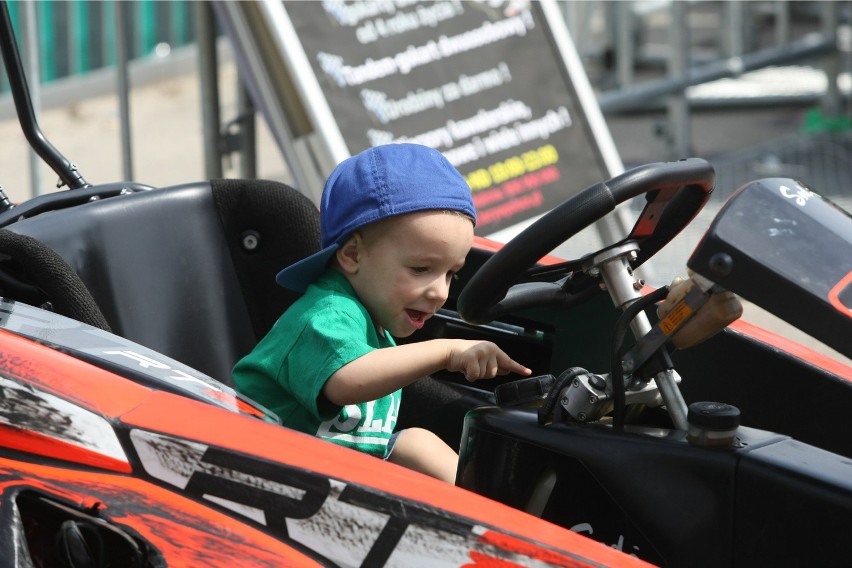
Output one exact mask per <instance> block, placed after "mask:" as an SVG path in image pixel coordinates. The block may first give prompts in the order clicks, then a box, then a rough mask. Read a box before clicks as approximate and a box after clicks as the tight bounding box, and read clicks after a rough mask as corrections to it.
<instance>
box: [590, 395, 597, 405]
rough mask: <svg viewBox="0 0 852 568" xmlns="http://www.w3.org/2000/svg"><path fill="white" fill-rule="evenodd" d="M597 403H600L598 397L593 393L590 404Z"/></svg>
mask: <svg viewBox="0 0 852 568" xmlns="http://www.w3.org/2000/svg"><path fill="white" fill-rule="evenodd" d="M597 403H598V397H596V396H595V395H592V396H590V397H589V404H597Z"/></svg>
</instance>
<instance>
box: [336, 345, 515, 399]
mask: <svg viewBox="0 0 852 568" xmlns="http://www.w3.org/2000/svg"><path fill="white" fill-rule="evenodd" d="M442 369H447V370H449V371H460V372H463V373H464V374H465V378H466V379H467V380H469V381H475V380H478V379H484V378H487V379H491V378H494V377H495V376H497V375H506V374H508V373H518V374H521V375H524V376H526V375H529V374H530V373H531V371H530V370H529V369H527V368H526V367H524V366H523V365H521V364H520V363H517V362H515V361H513V360H512V359H511V358H510V357H509V356H508V355H506V353H504V352H503V351H502V350H501V349H500V348H499V347H497V346H496V345H495V344H493V343H491V342H490V341H468V340H462V339H433V340H430V341H422V342H418V343H408V344H406V345H398V346H396V347H386V348H383V349H376V350H375V351H370V352H369V353H367V354H365V355H362V356H361V357H359V358H357V359H355V360H354V361H350V362H349V363H347V364H346V365H344V366H343V367H341V368H340V369H338V370H337V371H336V372H335V373H334V374H333V375H331V377H329V379H328V381H326V383H325V386H324V387H323V393H324V394H325V396H326V398H327V399H328V400H329V401H330V402H332V403H333V404H336V405H339V406H344V405H347V404H356V403H360V402H366V401H369V400H376V399H378V398H381V397H383V396H386V395H388V394H390V393H392V392H394V391H396V390H398V389H400V388H402V387H404V386H407V385H409V384H411V383H413V382H414V381H416V380H417V379H420V378H422V377H424V376H426V375H429V374H431V373H435V372H437V371H440V370H442Z"/></svg>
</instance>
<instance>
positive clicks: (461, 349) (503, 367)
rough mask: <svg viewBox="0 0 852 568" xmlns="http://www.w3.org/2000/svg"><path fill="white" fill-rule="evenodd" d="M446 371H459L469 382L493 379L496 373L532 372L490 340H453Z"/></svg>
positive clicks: (526, 374) (522, 373)
mask: <svg viewBox="0 0 852 568" xmlns="http://www.w3.org/2000/svg"><path fill="white" fill-rule="evenodd" d="M447 370H448V371H460V372H462V373H464V378H465V379H467V380H468V381H470V382H473V381H476V380H479V379H493V378H494V377H496V376H497V375H508V374H509V373H518V374H519V375H524V376H529V375H531V374H532V371H531V370H530V369H527V368H526V367H524V366H523V365H521V364H520V363H517V362H516V361H514V360H512V358H511V357H509V356H508V355H506V353H504V352H503V350H502V349H500V348H499V347H497V346H496V345H495V344H494V343H491V342H490V341H470V340H463V339H458V340H454V341H453V344H452V346H451V348H450V356H449V358H448V363H447Z"/></svg>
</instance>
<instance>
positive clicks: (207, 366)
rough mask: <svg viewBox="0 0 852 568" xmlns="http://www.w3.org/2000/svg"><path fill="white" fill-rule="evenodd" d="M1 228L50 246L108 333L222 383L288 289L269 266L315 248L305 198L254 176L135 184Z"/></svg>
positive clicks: (312, 214)
mask: <svg viewBox="0 0 852 568" xmlns="http://www.w3.org/2000/svg"><path fill="white" fill-rule="evenodd" d="M8 228H9V230H11V231H14V232H15V233H17V234H20V235H27V236H29V237H33V238H34V239H37V241H39V242H41V243H43V244H44V245H46V246H47V247H49V248H50V249H52V250H54V251H56V253H58V254H59V256H61V257H62V258H63V259H64V260H65V261H66V262H67V263H68V265H70V267H71V268H72V269H73V271H74V272H76V274H78V275H79V278H80V279H81V281H82V282H83V283H84V284H85V287H86V288H87V289H88V291H89V292H91V296H92V297H93V298H94V301H95V302H96V303H97V306H99V307H100V311H101V312H102V313H103V316H104V317H105V319H106V322H108V325H109V326H110V327H111V328H112V331H113V332H115V333H117V334H118V335H121V336H123V337H126V338H128V339H130V340H132V341H135V342H137V343H140V344H142V345H145V346H146V347H149V348H151V349H154V350H156V351H159V352H161V353H163V354H165V355H168V356H170V357H173V358H175V359H177V360H178V361H181V362H183V363H185V364H187V365H190V366H191V367H194V368H196V369H198V370H200V371H202V372H205V373H207V374H208V375H210V376H212V377H214V378H216V379H218V380H220V381H223V382H225V383H228V384H230V383H231V380H230V371H231V368H232V366H233V364H234V363H235V362H236V361H237V359H239V358H240V357H242V356H243V355H244V354H245V353H247V352H248V351H249V350H250V349H251V348H252V347H253V346H254V345H255V344H256V343H257V341H258V340H259V339H260V338H261V337H262V336H263V335H265V334H266V332H267V331H268V330H269V328H270V327H271V326H272V324H273V323H274V322H275V320H276V319H277V318H278V316H279V315H280V314H281V313H282V312H283V311H284V310H285V309H286V308H287V306H289V305H290V304H291V303H292V302H293V300H295V299H296V295H295V294H294V293H292V292H289V291H287V290H285V289H283V288H281V287H279V286H277V285H276V284H275V274H276V273H277V272H278V271H279V270H280V269H281V268H283V267H284V266H287V265H288V264H291V263H293V262H295V261H296V260H299V259H301V258H304V257H305V256H308V255H309V254H311V253H313V252H315V251H316V250H318V249H319V214H318V211H317V209H316V207H315V206H314V205H313V203H311V202H310V200H309V199H308V198H307V197H305V196H304V195H302V194H301V193H299V192H298V191H296V190H294V189H292V188H290V187H288V186H286V185H283V184H280V183H277V182H271V181H263V180H213V181H211V182H209V183H206V182H205V183H198V184H191V185H183V186H176V187H171V188H163V189H156V190H152V191H146V192H139V193H134V194H131V195H126V196H120V197H113V198H109V199H104V200H101V201H96V202H92V203H87V204H85V205H80V206H76V207H70V208H68V209H63V210H59V211H55V212H50V213H46V214H42V215H39V216H36V217H33V218H31V219H25V220H22V221H20V222H18V223H15V224H13V225H11V226H9V227H8ZM246 244H248V245H249V246H246ZM0 252H2V249H0ZM72 317H73V316H72Z"/></svg>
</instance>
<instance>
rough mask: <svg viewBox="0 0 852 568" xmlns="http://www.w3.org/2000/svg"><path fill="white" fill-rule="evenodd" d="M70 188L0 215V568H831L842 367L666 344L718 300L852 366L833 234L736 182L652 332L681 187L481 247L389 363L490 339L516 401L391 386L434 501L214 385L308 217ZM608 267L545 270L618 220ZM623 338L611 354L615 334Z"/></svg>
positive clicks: (776, 188) (235, 197) (669, 171)
mask: <svg viewBox="0 0 852 568" xmlns="http://www.w3.org/2000/svg"><path fill="white" fill-rule="evenodd" d="M0 20H2V21H0V26H2V29H0V41H2V46H0V47H2V51H3V57H4V61H5V63H6V67H7V72H8V75H9V79H10V83H11V85H12V87H13V92H14V95H15V101H16V107H17V108H18V113H19V116H20V118H21V123H22V127H23V128H24V131H25V133H26V134H27V138H28V140H30V142H31V144H32V145H33V147H34V149H35V150H36V151H37V152H38V153H39V155H40V156H42V158H43V159H44V160H45V161H47V162H48V163H49V164H50V165H51V166H52V167H53V169H54V171H55V172H56V173H57V175H58V176H59V178H60V180H61V181H62V182H63V183H65V184H67V185H68V186H69V189H68V190H66V191H61V192H56V193H52V194H48V195H43V196H40V197H36V198H33V199H31V200H28V201H26V202H24V203H20V204H17V205H14V206H12V205H11V204H6V205H5V206H4V207H3V211H2V212H0V294H2V301H0V352H2V354H3V356H2V359H0V361H2V364H0V393H2V396H0V515H1V516H2V517H1V518H0V566H15V567H20V566H74V567H77V566H139V567H143V566H234V565H238V566H284V565H286V566H289V565H321V566H332V565H339V566H354V565H360V566H385V565H387V566H491V567H504V566H505V567H508V566H518V565H520V566H600V565H617V566H633V565H636V566H639V565H644V564H645V563H646V562H650V563H653V564H658V565H665V566H699V565H712V566H720V565H730V566H740V565H742V566H745V565H832V564H833V565H842V564H844V563H846V562H848V558H850V553H852V539H849V538H847V534H846V533H847V532H848V528H849V526H850V521H852V440H850V436H848V435H847V433H846V432H845V428H846V425H847V422H846V420H847V418H846V413H847V412H848V409H850V408H852V369H850V368H849V367H847V366H846V365H844V364H842V363H839V362H836V361H833V360H830V359H828V358H825V357H822V356H820V355H817V354H816V353H814V352H812V351H809V350H808V349H806V348H804V347H802V346H798V345H796V344H793V343H792V342H789V341H785V340H781V339H780V338H777V337H775V336H773V335H772V334H771V333H768V332H766V331H764V330H761V329H759V328H755V327H753V326H749V325H747V324H744V323H739V322H737V323H735V324H732V325H731V326H729V327H727V328H726V329H725V330H723V331H722V332H720V333H718V334H716V335H714V336H713V337H712V338H710V339H707V340H706V341H704V342H702V343H700V344H699V345H697V346H695V347H690V348H688V349H674V348H673V345H675V344H676V343H675V339H676V337H677V334H678V332H679V331H682V330H684V329H686V326H688V325H689V324H690V321H694V320H693V318H697V317H699V315H700V314H701V313H702V306H704V305H705V304H707V302H709V301H711V300H712V297H713V295H714V294H719V293H722V292H721V290H729V291H733V292H735V293H737V294H740V295H741V296H742V297H744V298H746V299H748V300H750V301H752V302H754V303H756V304H758V305H761V306H763V307H765V308H766V309H768V310H770V311H773V312H775V313H776V314H778V315H779V316H781V317H782V318H784V319H786V320H788V321H789V322H791V323H793V324H796V325H798V326H799V327H801V328H802V329H803V330H805V331H807V332H808V333H810V334H811V335H813V336H815V337H817V338H819V339H821V340H822V341H824V342H825V343H826V344H828V345H830V346H832V347H834V348H835V349H837V350H838V351H840V352H842V353H844V354H846V355H852V339H850V338H852V219H850V217H849V215H848V214H846V213H845V212H843V211H841V210H840V209H837V208H836V207H834V206H832V205H831V203H830V202H828V201H826V200H824V199H823V198H821V197H820V196H819V195H817V194H816V193H814V192H813V191H812V190H811V189H810V188H807V187H806V186H805V185H803V184H802V183H800V182H798V181H795V180H791V179H765V180H757V181H755V182H753V183H750V184H747V185H746V186H744V187H743V188H741V189H740V190H739V191H738V192H737V193H736V194H735V195H734V196H733V197H732V198H731V199H730V200H729V201H728V202H727V204H726V205H725V207H724V208H723V209H722V210H721V211H720V213H719V214H718V216H717V218H716V219H715V221H714V222H713V224H712V225H711V227H710V228H709V230H708V231H707V233H706V235H705V236H704V238H703V239H702V241H701V242H700V243H699V244H698V246H697V248H696V250H695V252H694V253H693V255H692V256H691V257H690V260H689V262H688V267H689V269H690V270H691V271H692V273H693V276H692V280H693V283H694V285H693V286H692V288H691V289H690V291H689V292H688V293H686V295H685V296H684V297H683V299H682V300H679V301H678V302H677V304H676V305H675V307H674V308H673V309H671V310H670V311H669V312H668V313H667V315H664V316H658V315H657V312H656V310H655V309H654V308H655V307H656V306H657V305H658V304H659V303H660V302H661V301H662V300H663V299H664V298H665V297H666V296H667V292H668V290H667V288H665V287H663V288H659V289H657V290H650V289H646V288H643V287H642V286H641V284H640V283H639V281H638V279H637V278H636V276H635V271H636V270H637V269H638V268H639V267H640V266H641V265H642V264H643V263H644V262H645V261H647V260H648V259H649V258H651V257H652V256H653V255H654V254H655V253H656V252H657V251H659V250H660V249H662V248H663V247H664V246H665V245H666V243H667V242H669V241H670V240H671V239H672V238H673V237H674V236H675V235H676V234H678V233H679V232H680V230H681V229H682V228H683V227H684V226H685V225H687V224H688V223H689V222H690V221H691V220H692V219H693V218H694V217H695V215H696V213H697V212H698V211H699V210H700V209H701V208H702V206H703V205H704V204H705V202H706V201H707V199H708V197H709V195H710V193H711V191H712V190H713V185H714V172H713V168H712V167H711V166H710V165H709V164H708V163H707V162H705V161H704V160H700V159H688V160H683V161H679V162H673V163H656V164H648V165H645V166H642V167H639V168H635V169H632V170H630V171H628V172H626V173H624V174H622V175H619V176H617V177H615V178H613V179H611V180H607V181H603V182H601V183H599V184H596V185H594V186H592V187H590V188H587V189H585V190H583V191H581V192H579V193H577V194H576V195H575V196H574V197H572V198H570V199H568V200H567V201H566V202H565V203H564V204H562V205H561V206H559V207H557V208H556V209H554V210H553V211H551V212H550V213H548V214H547V215H545V216H543V217H542V218H541V219H539V220H538V221H537V222H536V223H534V224H533V225H532V226H530V227H529V228H528V229H527V230H526V231H524V232H523V233H521V234H520V235H518V236H517V237H516V238H515V239H513V240H512V241H510V242H509V243H507V244H506V245H504V246H500V245H496V244H495V243H491V242H489V241H487V240H485V239H477V241H476V244H475V247H474V249H473V250H472V251H471V252H470V255H469V258H468V261H467V263H466V265H465V268H464V270H463V271H462V273H461V274H460V275H459V280H458V281H457V282H456V283H455V284H454V287H453V289H452V290H451V298H450V300H449V301H448V302H447V305H446V306H445V309H444V310H443V311H442V312H441V313H440V314H439V315H437V316H436V317H433V318H432V319H431V320H430V321H429V322H428V324H427V325H426V326H425V327H424V328H423V329H422V330H421V331H420V332H418V334H417V335H416V336H413V337H412V338H410V340H411V341H421V340H424V339H429V338H434V337H478V338H488V339H490V340H492V341H495V342H497V343H498V344H500V345H501V346H502V347H503V348H504V349H505V350H506V351H508V352H509V353H510V355H512V356H513V357H514V358H516V359H517V360H518V361H521V362H523V363H524V364H526V365H528V366H530V367H531V368H532V369H533V370H534V375H535V376H534V377H532V378H526V379H521V378H519V377H507V378H504V379H501V380H495V381H479V382H477V383H475V384H468V383H466V382H465V381H464V380H463V379H462V378H461V377H458V376H454V375H452V374H450V373H446V374H440V375H436V376H433V377H427V378H424V379H423V380H422V381H420V382H418V383H415V384H414V385H412V386H411V387H409V388H407V389H406V392H405V393H404V398H405V399H406V403H405V404H403V409H402V412H401V416H400V421H399V423H398V427H407V426H412V425H418V426H422V427H426V428H430V429H432V430H433V431H435V432H437V433H438V434H439V435H440V436H442V437H443V438H444V439H445V440H447V441H448V443H450V444H451V445H453V446H455V447H456V448H458V449H459V451H460V463H459V470H458V479H457V485H458V486H452V485H449V484H445V483H442V482H439V481H436V480H433V479H431V478H428V477H425V476H423V475H420V474H417V473H415V472H412V471H409V470H406V469H404V468H401V467H398V466H395V465H393V464H390V463H386V462H384V461H381V460H378V459H375V458H373V457H370V456H366V455H362V454H359V453H357V452H354V451H351V450H348V449H345V448H341V447H338V446H335V445H333V444H330V443H328V442H324V441H321V440H318V439H315V438H313V437H311V436H307V435H304V434H301V433H297V432H293V431H290V430H288V429H286V428H284V427H282V426H280V425H279V422H278V419H277V417H276V416H274V415H273V414H271V413H270V412H268V411H267V410H265V409H264V408H262V407H260V406H259V405H257V404H256V403H254V402H252V401H251V400H248V399H246V398H244V397H242V396H241V395H239V394H238V393H236V392H235V391H234V389H233V388H232V387H231V386H230V369H231V366H232V365H233V363H234V362H235V361H236V360H237V359H238V358H239V357H240V356H242V355H243V354H245V353H246V352H248V350H250V349H251V348H252V346H253V345H254V343H255V342H256V341H257V340H259V338H260V337H262V336H263V335H264V334H265V332H266V331H267V330H268V329H269V327H271V325H272V323H273V322H274V321H275V319H276V318H277V316H278V315H279V314H280V313H281V312H282V311H283V310H284V309H285V308H286V306H287V305H289V304H290V303H291V302H292V301H293V300H294V296H293V295H292V294H290V293H288V292H287V291H286V290H284V289H281V288H279V287H277V286H276V285H275V283H274V274H275V273H276V272H277V271H278V270H279V269H280V268H281V267H282V266H286V265H287V264H289V263H291V262H293V261H295V260H298V259H299V258H302V257H304V256H306V255H307V254H309V253H311V252H313V251H314V250H316V249H317V248H318V247H319V237H318V235H319V230H318V214H317V211H316V208H315V207H314V206H313V204H312V203H311V202H310V201H309V200H308V199H307V198H306V197H304V196H303V195H302V194H300V193H299V192H298V191H296V190H294V189H292V188H289V187H287V186H285V185H283V184H280V183H277V182H270V181H262V180H211V181H205V182H195V183H186V184H182V185H175V186H171V187H162V188H153V187H150V186H147V185H144V184H140V183H130V182H120V183H109V184H100V185H91V184H89V183H88V182H87V181H86V180H85V179H84V177H83V176H82V174H81V172H80V171H79V170H78V169H77V168H76V166H73V165H72V164H71V163H70V162H69V161H68V160H67V159H65V158H64V157H63V156H62V155H61V153H59V151H58V150H56V149H55V148H54V147H53V146H52V145H50V144H49V142H47V141H46V140H45V138H44V136H43V135H42V134H41V132H40V130H39V129H38V126H37V124H36V122H35V120H34V115H33V113H32V108H31V106H30V102H29V100H28V96H27V88H26V81H25V79H24V76H23V73H22V71H21V65H20V59H19V57H18V54H17V47H16V44H15V39H14V36H13V34H12V30H11V26H10V23H9V18H8V12H7V10H6V7H5V5H4V6H3V9H2V10H0ZM634 199H640V200H641V199H644V200H645V206H644V208H643V210H642V212H641V213H640V215H639V217H638V220H637V222H636V224H635V226H634V227H633V229H632V231H630V233H629V234H628V235H627V236H626V237H625V238H624V239H623V240H621V241H619V242H617V243H614V244H612V245H610V246H607V247H606V248H604V249H602V250H599V251H595V252H591V253H590V254H588V255H584V256H583V257H582V258H579V259H576V260H570V261H567V262H562V261H560V260H558V259H553V258H552V257H547V256H546V255H547V253H548V252H549V251H551V250H552V249H553V248H555V246H556V245H558V244H559V243H561V242H563V241H566V240H568V239H571V238H572V237H573V236H574V235H576V234H577V233H578V232H579V231H581V230H582V229H583V228H585V227H587V226H589V225H590V224H592V223H593V222H595V221H596V220H597V219H599V218H602V217H604V216H605V215H607V214H608V213H609V212H611V211H612V210H613V209H614V208H615V207H616V206H617V205H618V204H620V203H622V202H626V201H628V200H634ZM628 332H632V333H628Z"/></svg>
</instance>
